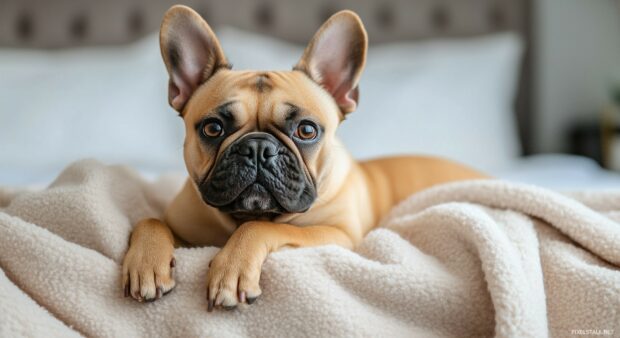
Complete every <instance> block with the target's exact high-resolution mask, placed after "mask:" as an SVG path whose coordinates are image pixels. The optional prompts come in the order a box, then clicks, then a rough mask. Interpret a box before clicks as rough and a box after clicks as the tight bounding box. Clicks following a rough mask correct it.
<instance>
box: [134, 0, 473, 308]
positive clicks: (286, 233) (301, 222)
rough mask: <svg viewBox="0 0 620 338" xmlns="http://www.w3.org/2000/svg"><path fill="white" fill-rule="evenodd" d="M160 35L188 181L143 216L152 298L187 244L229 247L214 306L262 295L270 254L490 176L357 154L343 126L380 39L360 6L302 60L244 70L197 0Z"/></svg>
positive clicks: (141, 270)
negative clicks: (372, 36) (159, 211)
mask: <svg viewBox="0 0 620 338" xmlns="http://www.w3.org/2000/svg"><path fill="white" fill-rule="evenodd" d="M160 46H161V53H162V57H163V60H164V63H165V65H166V68H167V71H168V74H169V76H170V80H169V91H168V99H169V102H170V105H171V106H172V107H173V108H174V109H175V110H176V111H178V113H179V114H180V116H181V117H182V119H183V122H184V124H185V132H186V135H185V142H184V160H185V164H186V167H187V171H188V173H189V178H188V179H187V182H186V183H185V185H184V187H183V188H182V190H181V191H180V193H179V194H178V195H177V196H176V197H175V198H174V200H173V201H172V202H171V204H170V205H169V207H168V208H167V210H166V213H165V219H164V220H158V219H145V220H142V221H140V222H138V223H137V224H136V225H135V227H134V229H133V232H132V234H131V236H130V244H129V249H128V251H127V253H126V255H125V258H124V261H123V270H122V284H123V288H124V290H125V296H131V297H132V298H134V299H136V300H138V301H151V300H155V299H159V298H160V297H162V295H164V294H166V293H167V292H168V291H170V290H172V289H173V288H174V286H175V281H174V279H173V274H172V271H173V268H174V266H175V258H174V248H175V245H176V246H179V245H191V246H219V247H221V250H220V251H219V252H218V253H217V254H216V255H215V257H214V258H213V259H212V260H211V262H210V263H209V269H208V273H207V278H206V281H205V282H206V284H205V285H206V303H207V304H206V307H207V309H208V311H212V310H213V309H214V308H225V309H233V308H235V307H236V306H237V305H238V304H241V303H247V304H251V303H253V302H254V300H255V299H256V298H257V297H258V296H259V295H260V294H261V288H260V285H259V279H260V275H261V267H262V264H263V262H264V261H265V259H266V257H267V256H268V255H269V253H271V252H274V251H276V250H279V249H281V248H284V247H290V248H296V247H308V246H318V245H326V244H336V245H340V246H343V247H345V248H354V247H355V245H356V244H357V243H359V242H360V240H361V239H362V238H363V237H364V235H365V234H366V233H368V231H370V230H371V229H372V228H373V227H375V226H376V225H377V223H378V222H379V220H380V219H381V217H383V216H384V215H385V214H386V213H387V212H388V211H389V210H390V208H392V207H393V206H394V205H395V204H396V203H398V202H399V201H402V200H403V199H405V198H406V197H407V196H410V195H411V194H413V193H415V192H417V191H420V190H422V189H425V188H428V187H430V186H433V185H436V184H440V183H444V182H449V181H455V180H465V179H474V178H483V177H485V175H483V174H481V173H479V172H477V171H475V170H473V169H470V168H468V167H465V166H463V165H460V164H456V163H453V162H450V161H447V160H443V159H438V158H432V157H394V158H383V159H377V160H371V161H365V162H356V161H355V160H354V159H353V158H352V157H351V155H350V154H349V153H348V152H347V150H346V148H345V147H344V146H343V144H342V143H341V142H340V141H339V140H338V138H337V137H336V129H337V128H338V126H339V124H340V123H341V122H342V121H343V120H344V119H345V117H346V116H347V115H348V114H350V113H351V112H353V111H354V110H355V108H356V106H357V104H358V98H359V89H358V82H359V80H360V75H361V74H362V70H363V69H364V64H365V62H366V50H367V46H368V39H367V35H366V31H365V29H364V26H363V25H362V22H361V20H360V18H359V17H358V16H357V15H356V14H355V13H353V12H351V11H346V10H345V11H341V12H338V13H336V14H334V15H333V16H332V17H331V18H329V19H328V20H327V21H326V22H325V23H324V24H323V25H322V26H321V27H320V29H319V30H318V31H317V33H316V34H315V35H314V37H313V38H312V40H311V41H310V43H309V44H308V46H307V47H306V49H305V51H304V52H303V55H302V56H301V59H300V60H299V62H298V63H297V64H296V65H295V66H294V67H293V69H292V70H290V71H234V70H232V69H231V65H230V64H229V63H228V60H227V59H226V56H225V54H224V51H223V50H222V48H221V46H220V43H219V42H218V39H217V37H216V36H215V34H214V33H213V31H212V30H211V28H210V27H209V25H208V24H207V23H206V22H205V21H204V20H203V19H202V18H201V17H200V15H198V14H197V13H196V12H194V11H193V10H192V9H190V8H188V7H185V6H174V7H172V8H170V9H169V10H168V11H167V12H166V14H165V16H164V18H163V22H162V25H161V31H160ZM385 113H386V117H385V118H389V112H385ZM377 128H380V126H377ZM372 132H373V131H372V130H360V131H359V133H360V137H363V138H368V137H372ZM377 141H378V142H380V140H377Z"/></svg>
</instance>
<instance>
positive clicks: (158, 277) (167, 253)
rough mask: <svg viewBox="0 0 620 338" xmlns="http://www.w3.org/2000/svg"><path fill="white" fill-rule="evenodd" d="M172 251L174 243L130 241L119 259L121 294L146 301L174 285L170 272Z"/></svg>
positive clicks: (171, 268) (160, 295)
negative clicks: (121, 269) (121, 266)
mask: <svg viewBox="0 0 620 338" xmlns="http://www.w3.org/2000/svg"><path fill="white" fill-rule="evenodd" d="M173 254H174V247H173V246H171V245H170V246H163V245H157V246H155V245H148V244H146V245H145V244H143V243H136V244H134V245H132V246H131V247H130V248H129V250H128V251H127V254H125V258H124V260H123V278H122V286H123V289H124V292H125V297H129V296H131V297H132V298H133V299H135V300H137V301H139V302H149V301H154V300H156V299H159V298H161V297H162V296H163V295H165V294H167V293H168V292H170V291H171V290H172V289H173V288H174V285H175V282H174V276H173V275H172V272H173V268H174V266H175V264H176V261H175V259H174V256H173Z"/></svg>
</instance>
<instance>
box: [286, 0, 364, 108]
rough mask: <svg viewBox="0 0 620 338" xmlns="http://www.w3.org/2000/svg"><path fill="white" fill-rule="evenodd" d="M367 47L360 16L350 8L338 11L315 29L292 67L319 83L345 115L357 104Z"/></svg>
mask: <svg viewBox="0 0 620 338" xmlns="http://www.w3.org/2000/svg"><path fill="white" fill-rule="evenodd" d="M367 49H368V36H367V34H366V30H365V29H364V25H363V24H362V21H361V20H360V18H359V17H358V16H357V14H355V13H354V12H352V11H348V10H345V11H340V12H338V13H336V14H334V15H332V16H331V17H330V18H329V19H328V20H327V21H326V22H325V23H324V24H323V26H321V28H319V30H318V32H316V34H315V35H314V37H313V38H312V40H311V41H310V43H309V44H308V46H307V47H306V49H305V51H304V54H303V56H302V57H301V59H300V60H299V62H298V63H297V65H295V67H294V68H293V69H295V70H301V71H304V72H305V73H306V74H308V76H310V78H312V79H313V80H314V81H315V82H317V83H319V84H320V85H321V86H323V88H325V90H327V91H328V92H329V93H330V94H331V95H332V96H333V97H334V99H335V100H336V103H337V104H338V107H340V110H341V111H342V113H343V114H347V113H350V112H352V111H354V110H355V108H356V107H357V102H358V88H357V85H358V82H359V79H360V76H361V74H362V71H363V70H364V65H365V64H366V50H367Z"/></svg>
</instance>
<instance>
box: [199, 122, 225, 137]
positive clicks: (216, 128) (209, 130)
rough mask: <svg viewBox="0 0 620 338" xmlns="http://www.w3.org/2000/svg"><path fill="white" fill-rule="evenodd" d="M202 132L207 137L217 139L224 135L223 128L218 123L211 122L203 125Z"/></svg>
mask: <svg viewBox="0 0 620 338" xmlns="http://www.w3.org/2000/svg"><path fill="white" fill-rule="evenodd" d="M202 132H203V133H204V134H205V135H206V136H209V137H218V136H221V135H222V134H223V133H224V127H222V124H221V123H220V122H218V121H212V122H208V123H207V124H205V126H204V127H203V129H202Z"/></svg>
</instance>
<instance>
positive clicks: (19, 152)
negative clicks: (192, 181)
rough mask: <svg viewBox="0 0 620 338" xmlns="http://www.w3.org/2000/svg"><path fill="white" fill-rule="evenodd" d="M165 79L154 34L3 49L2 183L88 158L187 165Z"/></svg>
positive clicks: (159, 167)
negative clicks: (71, 45)
mask: <svg viewBox="0 0 620 338" xmlns="http://www.w3.org/2000/svg"><path fill="white" fill-rule="evenodd" d="M167 84H168V76H167V74H166V69H165V67H164V64H163V62H162V61H161V56H160V52H159V45H158V39H157V35H150V36H148V37H146V38H144V39H143V40H141V41H138V42H136V43H133V44H131V45H128V46H121V47H101V48H81V49H70V50H62V51H37V50H17V49H16V50H12V49H3V50H0V163H1V169H0V173H2V174H4V175H6V176H11V181H4V182H3V181H1V180H0V184H2V183H4V184H8V183H12V184H22V183H30V182H29V181H30V180H40V178H41V177H42V175H44V176H45V177H46V178H47V177H50V176H52V177H53V174H55V173H57V172H58V171H60V170H61V169H62V168H63V167H64V166H66V165H67V164H68V163H70V162H72V161H75V160H77V159H81V158H85V157H94V158H96V159H99V160H101V161H104V162H109V163H122V164H128V165H131V166H134V167H137V168H156V169H157V170H166V169H173V168H178V169H181V168H183V164H182V163H183V162H182V144H183V123H182V120H181V119H180V118H179V117H177V115H178V114H177V113H176V112H175V111H174V110H173V109H172V108H170V107H169V105H168V102H167V96H168V95H167ZM0 179H2V176H0ZM22 181H23V182H22Z"/></svg>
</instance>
